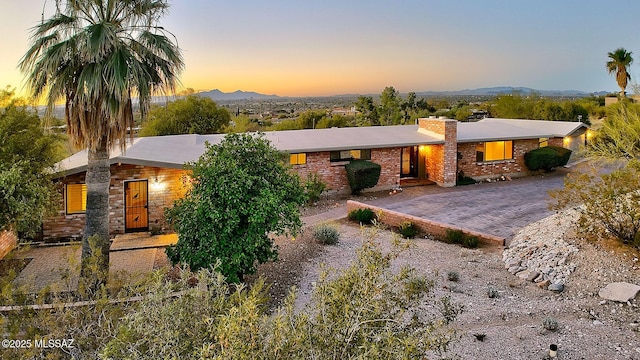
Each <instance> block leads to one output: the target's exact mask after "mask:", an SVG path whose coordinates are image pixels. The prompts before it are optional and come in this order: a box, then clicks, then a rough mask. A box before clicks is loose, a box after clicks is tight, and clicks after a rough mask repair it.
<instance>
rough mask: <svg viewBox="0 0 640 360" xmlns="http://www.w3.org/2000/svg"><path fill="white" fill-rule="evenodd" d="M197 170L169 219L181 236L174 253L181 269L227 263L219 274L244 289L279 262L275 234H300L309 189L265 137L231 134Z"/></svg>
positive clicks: (213, 147) (172, 256)
mask: <svg viewBox="0 0 640 360" xmlns="http://www.w3.org/2000/svg"><path fill="white" fill-rule="evenodd" d="M189 168H190V169H191V170H192V172H193V174H192V187H191V188H190V189H189V190H188V191H187V194H186V196H185V197H184V198H182V199H179V200H177V201H175V203H174V206H173V207H172V208H171V209H168V210H167V212H166V214H167V219H168V221H169V222H170V223H172V224H173V226H174V229H175V230H176V232H177V233H178V243H177V244H176V246H175V248H169V249H167V254H168V255H169V258H170V259H171V261H172V262H173V263H178V262H180V263H183V264H186V265H189V267H190V268H191V269H192V270H197V269H200V268H207V267H210V266H214V265H216V261H219V263H218V270H219V271H220V272H221V273H222V274H223V275H225V276H226V277H227V278H228V279H229V281H231V282H239V281H241V280H242V278H243V275H245V274H249V273H253V272H254V271H255V266H256V263H264V262H266V261H269V260H275V259H276V258H277V251H276V249H275V248H274V246H273V240H272V238H271V237H270V236H271V235H272V234H287V233H292V234H295V233H297V232H298V231H299V230H300V228H301V226H302V223H301V221H300V212H299V209H298V206H300V205H302V204H304V202H305V200H306V199H305V196H304V188H303V187H302V185H301V183H300V179H299V178H298V177H297V176H296V175H294V174H292V173H290V172H289V169H288V168H287V167H286V166H285V164H284V162H283V154H282V153H281V152H279V151H278V150H277V149H275V148H274V147H273V146H272V145H271V144H270V143H269V141H268V140H266V139H265V138H264V135H263V134H260V135H252V134H228V135H227V136H226V137H225V138H224V139H223V140H222V142H221V143H220V144H217V145H211V144H208V145H207V151H206V152H205V153H204V154H203V155H202V156H201V157H200V159H199V160H198V161H196V162H194V163H191V164H189Z"/></svg>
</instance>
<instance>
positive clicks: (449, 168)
mask: <svg viewBox="0 0 640 360" xmlns="http://www.w3.org/2000/svg"><path fill="white" fill-rule="evenodd" d="M418 126H419V128H420V129H423V130H426V131H430V132H433V133H436V134H438V135H442V136H444V145H443V146H441V148H440V149H438V151H435V153H434V154H433V156H432V157H431V158H430V159H429V160H428V161H433V162H436V164H434V165H435V166H434V167H435V168H436V171H435V174H432V176H433V177H431V176H430V179H431V180H433V181H435V182H436V183H438V185H440V186H444V187H452V186H456V177H457V168H458V121H457V120H453V119H447V118H443V117H440V118H438V119H435V118H428V119H427V118H422V119H418Z"/></svg>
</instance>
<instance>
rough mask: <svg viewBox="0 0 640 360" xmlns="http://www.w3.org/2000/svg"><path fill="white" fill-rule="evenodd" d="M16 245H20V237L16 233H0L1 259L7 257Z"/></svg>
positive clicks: (4, 231) (7, 231)
mask: <svg viewBox="0 0 640 360" xmlns="http://www.w3.org/2000/svg"><path fill="white" fill-rule="evenodd" d="M16 245H18V236H16V233H15V232H14V231H9V230H2V231H0V259H2V258H3V257H5V255H7V254H8V253H9V251H11V250H13V248H15V247H16Z"/></svg>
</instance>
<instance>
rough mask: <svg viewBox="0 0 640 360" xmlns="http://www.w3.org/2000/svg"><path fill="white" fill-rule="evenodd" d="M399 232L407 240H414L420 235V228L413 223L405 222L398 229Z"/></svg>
mask: <svg viewBox="0 0 640 360" xmlns="http://www.w3.org/2000/svg"><path fill="white" fill-rule="evenodd" d="M398 232H399V233H400V235H402V237H404V238H405V239H413V238H414V237H415V236H416V235H418V228H417V227H416V225H415V224H414V223H412V222H411V221H405V222H403V223H401V224H400V226H399V227H398Z"/></svg>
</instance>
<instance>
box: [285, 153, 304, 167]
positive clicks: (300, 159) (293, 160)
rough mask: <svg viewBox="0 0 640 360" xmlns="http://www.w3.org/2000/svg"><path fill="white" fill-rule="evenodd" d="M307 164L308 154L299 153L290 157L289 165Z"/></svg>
mask: <svg viewBox="0 0 640 360" xmlns="http://www.w3.org/2000/svg"><path fill="white" fill-rule="evenodd" d="M306 163H307V154H306V153H297V154H290V155H289V164H291V165H304V164H306Z"/></svg>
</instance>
